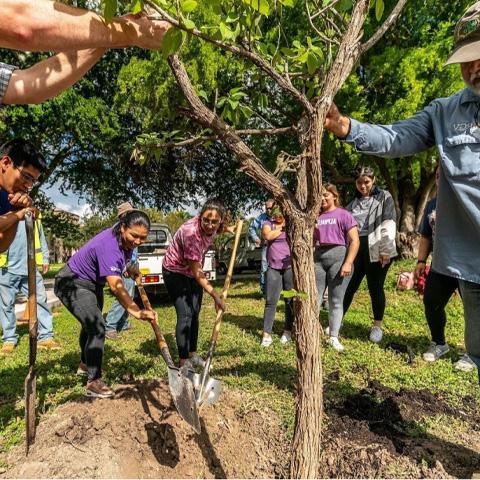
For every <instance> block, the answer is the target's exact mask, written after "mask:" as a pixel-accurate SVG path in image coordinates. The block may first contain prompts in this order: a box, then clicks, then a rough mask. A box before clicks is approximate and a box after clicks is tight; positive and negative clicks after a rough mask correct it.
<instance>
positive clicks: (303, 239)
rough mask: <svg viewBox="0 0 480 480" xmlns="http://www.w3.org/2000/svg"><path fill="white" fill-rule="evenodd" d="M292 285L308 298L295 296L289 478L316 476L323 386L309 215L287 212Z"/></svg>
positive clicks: (319, 446) (319, 450)
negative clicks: (294, 392) (294, 383)
mask: <svg viewBox="0 0 480 480" xmlns="http://www.w3.org/2000/svg"><path fill="white" fill-rule="evenodd" d="M286 221H287V222H288V225H289V228H288V238H289V242H290V246H291V252H292V269H293V278H294V288H295V290H297V291H298V292H305V293H306V294H307V296H308V297H307V298H296V299H295V301H294V302H295V304H294V305H295V338H296V348H297V396H296V405H295V431H294V436H293V445H292V460H291V464H290V477H291V478H316V477H318V469H319V463H320V452H321V427H322V414H323V386H322V363H321V344H320V332H321V330H320V322H319V320H318V294H317V287H316V283H315V265H314V261H313V248H314V247H313V229H314V220H312V217H311V216H309V217H307V216H303V215H298V214H297V215H293V216H289V215H287V217H286Z"/></svg>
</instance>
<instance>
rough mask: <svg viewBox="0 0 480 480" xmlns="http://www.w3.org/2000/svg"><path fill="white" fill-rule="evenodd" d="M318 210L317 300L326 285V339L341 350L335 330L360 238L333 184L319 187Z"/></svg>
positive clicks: (341, 313)
mask: <svg viewBox="0 0 480 480" xmlns="http://www.w3.org/2000/svg"><path fill="white" fill-rule="evenodd" d="M322 190H323V191H322V213H321V214H320V216H319V217H318V219H317V225H316V226H315V230H314V232H313V239H314V242H315V246H316V248H315V277H316V282H317V290H318V298H319V304H320V302H321V300H322V298H323V293H324V291H325V289H326V287H327V286H328V304H329V308H328V328H327V329H326V331H325V333H326V334H327V335H329V339H328V343H329V345H331V346H332V347H333V348H334V349H335V350H337V352H341V351H342V350H343V345H342V344H341V343H340V341H339V340H338V334H339V332H340V327H341V325H342V318H343V298H344V296H345V291H346V289H347V286H348V284H349V282H350V278H351V275H352V272H353V261H354V260H355V257H356V256H357V253H358V248H359V246H360V240H359V237H358V224H357V222H356V220H355V219H354V218H353V215H352V214H351V213H350V212H348V211H347V210H344V209H343V208H340V195H339V193H338V190H337V187H335V185H332V184H331V183H327V184H326V185H324V186H323V189H322Z"/></svg>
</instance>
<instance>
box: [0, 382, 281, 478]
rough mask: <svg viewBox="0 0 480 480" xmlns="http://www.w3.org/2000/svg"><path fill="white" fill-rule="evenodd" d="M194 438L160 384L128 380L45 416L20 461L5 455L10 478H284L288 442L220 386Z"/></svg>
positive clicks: (267, 415) (16, 454)
mask: <svg viewBox="0 0 480 480" xmlns="http://www.w3.org/2000/svg"><path fill="white" fill-rule="evenodd" d="M201 423H202V432H201V434H199V435H197V434H195V432H194V431H193V430H192V429H191V428H190V426H189V425H188V424H186V423H185V422H184V421H183V420H182V419H181V418H180V417H179V415H178V414H177V412H176V410H175V407H174V406H173V404H172V403H171V397H170V394H169V391H168V386H167V385H166V383H164V382H156V381H149V382H146V381H145V382H132V383H131V384H126V385H122V386H121V387H120V388H117V395H116V397H115V398H114V399H106V400H99V399H96V400H90V399H87V398H82V399H78V400H75V401H72V402H69V403H68V404H65V405H63V406H61V407H59V408H57V409H56V410H55V411H54V413H53V414H51V415H49V416H46V417H44V418H42V421H41V422H40V424H39V426H38V429H37V437H36V442H35V444H34V445H33V446H32V448H31V449H30V453H29V456H28V458H25V455H24V449H25V447H24V446H23V445H21V446H19V447H18V448H16V449H14V450H13V451H12V452H11V453H10V454H9V455H8V456H7V458H6V461H7V464H8V465H12V468H10V469H8V470H7V471H6V472H5V473H4V474H3V475H0V477H1V476H3V477H8V478H192V477H195V478H227V477H230V478H232V477H233V478H247V477H256V478H266V477H279V476H280V477H285V476H286V475H287V471H288V470H287V468H288V457H289V455H288V450H287V449H288V444H287V441H286V440H285V438H284V435H283V432H282V429H281V427H280V425H279V423H278V421H276V420H274V415H273V414H272V413H271V412H268V411H262V412H259V411H257V410H252V411H248V410H247V409H245V408H244V402H242V398H241V396H240V395H239V394H236V393H233V392H230V391H224V392H223V393H222V400H221V402H219V403H218V404H217V405H216V406H214V407H210V406H209V407H205V408H203V409H202V411H201Z"/></svg>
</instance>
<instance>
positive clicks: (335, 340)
mask: <svg viewBox="0 0 480 480" xmlns="http://www.w3.org/2000/svg"><path fill="white" fill-rule="evenodd" d="M328 344H329V345H330V346H331V347H333V348H334V349H335V350H336V351H337V352H343V351H344V350H345V347H344V346H343V345H342V344H341V343H340V340H338V337H330V338H329V339H328Z"/></svg>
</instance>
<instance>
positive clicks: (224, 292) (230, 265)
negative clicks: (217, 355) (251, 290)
mask: <svg viewBox="0 0 480 480" xmlns="http://www.w3.org/2000/svg"><path fill="white" fill-rule="evenodd" d="M242 227H243V220H239V221H238V222H237V227H236V229H235V240H234V241H233V249H232V254H231V255H230V261H229V263H228V270H227V276H226V277H225V282H224V283H223V290H222V294H221V297H222V299H223V300H224V301H225V300H226V299H227V295H228V290H229V288H230V283H231V281H232V275H233V269H234V268H235V260H236V258H237V249H238V244H239V243H240V235H241V233H242ZM223 314H224V311H223V310H219V311H218V312H217V316H216V318H215V324H214V326H213V331H212V337H211V342H210V343H211V344H215V343H216V342H217V338H218V334H219V332H220V326H221V324H222V319H223Z"/></svg>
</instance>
